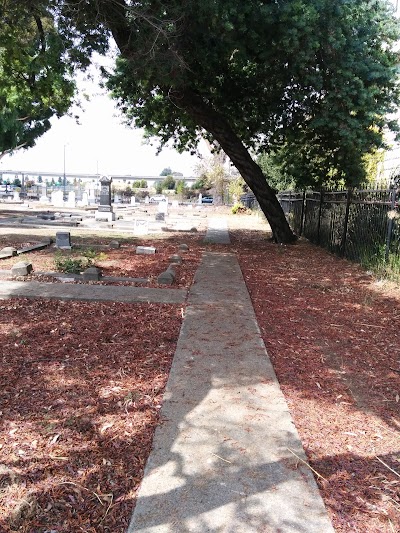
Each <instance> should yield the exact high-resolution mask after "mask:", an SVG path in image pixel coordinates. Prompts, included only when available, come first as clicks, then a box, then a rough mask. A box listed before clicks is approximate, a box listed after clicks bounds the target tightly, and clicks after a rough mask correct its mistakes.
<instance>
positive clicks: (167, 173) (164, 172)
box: [160, 167, 172, 176]
mask: <svg viewBox="0 0 400 533" xmlns="http://www.w3.org/2000/svg"><path fill="white" fill-rule="evenodd" d="M170 174H172V170H171V168H170V167H167V168H164V170H162V171H161V172H160V176H169V175H170Z"/></svg>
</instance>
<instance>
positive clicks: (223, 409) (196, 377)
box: [128, 253, 333, 533]
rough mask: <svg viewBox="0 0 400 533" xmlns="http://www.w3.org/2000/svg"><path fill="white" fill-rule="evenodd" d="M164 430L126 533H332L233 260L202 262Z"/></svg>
mask: <svg viewBox="0 0 400 533" xmlns="http://www.w3.org/2000/svg"><path fill="white" fill-rule="evenodd" d="M161 420H162V423H161V425H160V426H159V427H158V428H157V431H156V435H155V439H154V443H153V451H152V453H151V455H150V458H149V460H148V463H147V466H146V469H145V476H144V479H143V483H142V485H141V488H140V491H139V496H138V500H137V504H136V508H135V511H134V514H133V517H132V520H131V524H130V527H129V530H128V533H134V532H140V533H186V532H191V533H206V532H218V533H268V532H271V533H272V532H273V533H278V532H280V533H286V532H304V533H333V528H332V525H331V523H330V520H329V518H328V516H327V513H326V510H325V507H324V505H323V502H322V499H321V497H320V494H319V492H318V488H317V485H316V483H315V480H314V478H313V476H312V474H311V471H310V470H309V469H308V468H307V467H306V466H305V465H302V463H300V462H299V461H298V460H297V459H296V457H294V455H293V454H292V453H291V452H290V450H293V452H295V453H296V454H297V455H298V456H299V457H302V458H303V459H304V460H305V455H304V452H303V449H302V445H301V442H300V440H299V437H298V434H297V432H296V429H295V427H294V424H293V422H292V419H291V416H290V413H289V411H288V408H287V405H286V402H285V400H284V397H283V395H282V393H281V390H280V387H279V384H278V382H277V379H276V376H275V373H274V370H273V368H272V365H271V363H270V360H269V358H268V355H267V353H266V349H265V346H264V343H263V341H262V339H261V335H260V331H259V329H258V325H257V322H256V318H255V315H254V310H253V307H252V304H251V301H250V297H249V294H248V292H247V289H246V286H245V283H244V280H243V277H242V274H241V271H240V268H239V265H238V262H237V259H236V257H235V256H234V255H231V254H214V253H207V254H205V255H204V257H203V260H202V262H201V264H200V267H199V269H198V271H197V273H196V277H195V282H194V284H193V286H192V288H191V290H190V293H189V306H188V308H187V314H186V317H185V319H184V322H183V326H182V329H181V333H180V337H179V341H178V345H177V350H176V353H175V357H174V361H173V365H172V370H171V373H170V378H169V381H168V385H167V390H166V393H165V402H164V405H163V409H162V413H161Z"/></svg>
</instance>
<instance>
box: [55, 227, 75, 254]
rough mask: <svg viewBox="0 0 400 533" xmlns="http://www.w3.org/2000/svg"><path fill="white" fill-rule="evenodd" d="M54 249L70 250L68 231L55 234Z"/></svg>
mask: <svg viewBox="0 0 400 533" xmlns="http://www.w3.org/2000/svg"><path fill="white" fill-rule="evenodd" d="M56 248H60V249H61V250H71V248H72V246H71V234H70V233H69V231H58V232H57V233H56Z"/></svg>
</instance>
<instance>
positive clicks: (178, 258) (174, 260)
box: [169, 254, 182, 265]
mask: <svg viewBox="0 0 400 533" xmlns="http://www.w3.org/2000/svg"><path fill="white" fill-rule="evenodd" d="M169 260H170V261H171V263H172V264H174V265H181V264H182V257H181V256H180V255H178V254H175V255H171V257H170V258H169Z"/></svg>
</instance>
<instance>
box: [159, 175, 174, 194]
mask: <svg viewBox="0 0 400 533" xmlns="http://www.w3.org/2000/svg"><path fill="white" fill-rule="evenodd" d="M175 183H176V182H175V179H174V177H173V176H167V177H166V178H165V179H164V180H163V181H162V188H163V189H168V190H170V191H172V190H173V189H175Z"/></svg>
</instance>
